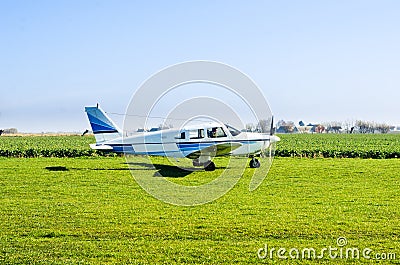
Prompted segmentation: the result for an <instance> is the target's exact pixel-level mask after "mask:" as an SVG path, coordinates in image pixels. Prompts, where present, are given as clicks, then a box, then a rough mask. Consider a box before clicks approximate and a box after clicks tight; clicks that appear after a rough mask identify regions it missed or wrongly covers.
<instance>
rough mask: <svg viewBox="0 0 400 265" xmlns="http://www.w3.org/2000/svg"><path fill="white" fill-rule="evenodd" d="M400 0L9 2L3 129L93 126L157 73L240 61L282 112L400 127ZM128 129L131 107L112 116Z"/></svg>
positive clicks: (0, 6)
mask: <svg viewBox="0 0 400 265" xmlns="http://www.w3.org/2000/svg"><path fill="white" fill-rule="evenodd" d="M399 11H400V2H399V1H394V0H393V1H389V0H383V1H339V0H338V1H279V2H277V1H254V2H243V1H224V2H223V1H159V2H158V1H142V2H141V1H90V0H89V1H61V0H60V1H33V2H32V1H0V22H1V23H0V34H1V36H2V37H1V41H0V50H1V52H0V72H1V78H0V89H1V96H0V128H11V127H14V128H17V129H18V130H19V131H23V132H42V131H43V132H46V131H83V130H85V129H87V128H88V127H89V124H88V122H87V119H86V115H85V113H84V106H87V105H95V104H96V103H100V104H101V106H102V108H103V109H104V110H106V111H108V112H114V113H124V112H125V109H126V107H127V106H128V104H129V101H130V98H131V97H132V94H133V93H134V91H135V90H136V89H137V88H138V87H139V86H140V85H141V84H142V83H143V82H144V81H145V80H146V79H147V78H149V77H150V76H151V75H153V74H155V73H156V72H158V71H159V70H161V69H163V68H165V67H167V66H169V65H172V64H176V63H180V62H185V61H192V60H211V61H218V62H222V63H226V64H228V65H231V66H233V67H235V68H237V69H239V70H241V71H242V72H244V73H245V74H247V75H248V76H250V77H251V78H252V79H253V80H254V81H255V82H256V83H257V84H258V86H259V87H260V88H261V89H262V91H263V93H264V95H265V96H266V98H267V100H268V102H269V104H270V107H271V109H272V112H273V113H274V115H275V119H276V121H278V120H280V119H284V120H292V121H294V122H295V123H296V124H297V122H298V121H299V120H303V121H304V122H305V123H309V122H324V121H334V120H338V121H345V120H356V119H362V120H368V121H377V122H386V123H389V124H393V125H400V117H399V115H398V114H397V111H396V110H397V107H398V100H399V98H400V89H399V88H400V49H399V47H400V16H399V15H398V14H399ZM111 117H112V118H113V119H115V120H116V123H118V125H120V126H122V124H121V122H122V119H121V116H117V115H116V116H111Z"/></svg>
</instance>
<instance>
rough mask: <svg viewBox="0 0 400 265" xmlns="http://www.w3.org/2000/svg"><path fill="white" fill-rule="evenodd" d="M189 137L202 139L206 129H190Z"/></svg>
mask: <svg viewBox="0 0 400 265" xmlns="http://www.w3.org/2000/svg"><path fill="white" fill-rule="evenodd" d="M189 137H190V139H201V138H204V129H198V130H190V131H189Z"/></svg>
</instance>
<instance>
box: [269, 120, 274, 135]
mask: <svg viewBox="0 0 400 265" xmlns="http://www.w3.org/2000/svg"><path fill="white" fill-rule="evenodd" d="M273 134H274V116H272V119H271V129H270V130H269V135H273Z"/></svg>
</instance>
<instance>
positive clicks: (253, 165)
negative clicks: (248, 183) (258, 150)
mask: <svg viewBox="0 0 400 265" xmlns="http://www.w3.org/2000/svg"><path fill="white" fill-rule="evenodd" d="M260 165H261V164H260V161H258V159H257V158H253V159H251V160H250V167H251V168H259V167H260Z"/></svg>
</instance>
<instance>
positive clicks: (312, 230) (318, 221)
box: [0, 135, 400, 264]
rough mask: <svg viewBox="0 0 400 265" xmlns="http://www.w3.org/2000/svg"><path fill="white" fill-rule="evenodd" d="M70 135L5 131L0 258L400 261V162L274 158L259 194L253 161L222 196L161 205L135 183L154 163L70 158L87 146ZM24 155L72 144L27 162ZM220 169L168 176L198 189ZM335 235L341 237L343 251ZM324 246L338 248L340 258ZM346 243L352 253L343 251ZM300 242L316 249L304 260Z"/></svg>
mask: <svg viewBox="0 0 400 265" xmlns="http://www.w3.org/2000/svg"><path fill="white" fill-rule="evenodd" d="M314 136H315V135H314ZM387 136H388V137H394V138H390V139H389V140H385V139H384V136H383V135H382V136H379V137H377V138H373V137H372V140H371V141H377V142H385V141H386V143H389V144H390V143H391V141H395V142H396V143H397V144H395V145H394V149H396V148H398V139H399V138H398V136H392V135H387ZM65 137H67V136H65ZM68 137H70V138H64V137H56V138H49V137H42V138H40V137H33V138H32V137H29V139H27V138H26V137H19V138H18V137H15V138H14V137H0V150H3V151H4V150H18V148H19V150H20V153H19V154H18V155H7V156H4V157H0V176H1V177H0V186H1V192H0V264H265V263H266V264H270V263H272V264H275V263H276V264H304V263H305V264H316V263H323V264H332V263H333V264H342V263H350V264H359V263H372V262H380V263H381V264H387V263H392V264H399V263H400V222H399V220H400V200H399V196H398V194H399V190H400V173H399V172H400V160H399V159H360V158H322V156H321V155H313V156H307V157H313V159H305V158H301V157H300V155H297V154H296V155H289V156H290V157H276V158H275V159H274V163H273V165H272V167H271V169H270V171H269V173H268V176H267V177H266V179H265V180H264V182H263V183H262V184H261V185H260V187H259V188H258V189H257V190H255V191H252V192H250V191H249V183H250V179H251V175H252V173H253V172H254V170H257V169H250V168H248V169H246V170H245V171H244V174H243V176H242V177H241V178H240V179H239V182H238V183H237V184H236V185H235V186H234V188H233V189H232V190H230V191H229V192H228V193H227V194H226V195H225V196H222V197H221V198H219V199H217V200H216V201H214V202H211V203H208V204H204V205H199V206H190V207H185V206H175V205H170V204H167V203H164V202H162V201H159V200H157V199H155V198H153V197H152V196H151V195H149V194H148V193H146V191H144V190H143V189H142V188H141V187H140V186H139V185H138V184H137V182H136V181H135V178H134V176H135V175H143V174H146V175H154V176H156V174H157V171H158V170H159V169H152V168H149V167H148V166H146V165H145V163H144V160H143V158H142V157H137V158H135V159H137V164H138V165H141V166H138V167H137V168H136V169H135V170H133V171H132V172H133V175H132V173H131V171H130V170H129V163H128V162H127V160H126V159H125V158H124V157H120V156H116V157H103V156H100V155H99V154H97V153H95V152H93V153H88V154H86V155H83V154H78V155H73V154H72V153H68V152H73V151H71V150H87V146H85V145H87V144H88V143H92V142H94V139H93V138H92V137H78V136H77V137H72V138H71V136H68ZM286 137H290V136H281V138H282V141H281V142H280V143H279V145H281V144H282V145H284V144H287V143H288V142H289V141H295V142H296V143H298V144H299V145H302V144H303V145H304V146H306V145H307V144H309V143H307V141H306V140H305V139H306V137H304V136H300V135H299V136H298V135H296V136H295V137H293V138H286ZM296 137H298V138H296ZM301 137H304V141H303V142H301V141H300V140H301ZM318 137H319V136H318ZM318 137H317V138H315V139H314V140H315V141H321V139H320V138H318ZM363 137H366V136H363ZM381 137H382V138H381ZM396 137H397V138H396ZM39 138H40V139H39ZM360 138H361V137H360ZM299 139H300V140H299ZM364 139H366V138H364ZM36 140H38V141H42V142H36ZM64 140H65V142H64ZM67 140H70V142H68V141H67ZM13 141H14V142H13ZM24 141H25V144H23V145H21V143H23V142H24ZM308 141H311V140H310V139H308ZM360 141H361V140H360ZM50 142H52V143H50ZM324 142H325V143H326V144H327V145H331V144H332V143H331V142H328V141H324ZM356 142H357V141H356ZM353 144H354V145H355V144H358V143H353ZM279 145H278V148H277V152H279V150H280V149H281V148H282V147H281V146H279ZM5 146H6V147H5ZM332 146H347V144H343V143H341V142H339V143H337V144H336V145H332ZM360 146H361V145H360ZM366 146H367V145H366ZM289 147H290V146H288V147H285V148H286V149H288V148H289ZM294 147H295V146H292V148H293V149H294ZM63 148H64V149H63ZM79 148H81V149H79ZM309 148H312V147H309ZM321 148H324V146H323V145H322V144H321ZM360 148H361V147H360ZM366 148H367V149H369V150H379V148H378V149H374V148H375V147H373V146H369V147H366ZM26 150H48V151H51V150H70V151H68V152H65V153H61V155H59V154H56V153H54V154H53V155H48V156H49V157H45V156H46V155H43V154H44V153H41V151H37V153H36V154H35V155H33V156H32V157H31V156H30V155H25V154H26V153H24V152H26ZM299 150H306V149H303V147H302V148H300V149H299ZM315 150H316V149H315ZM397 150H398V149H397ZM57 156H60V157H57ZM338 157H342V156H338ZM379 158H382V157H379ZM225 159H226V158H219V161H218V163H217V164H218V165H223V164H224V160H225ZM152 161H153V162H154V163H158V164H165V163H167V161H166V160H165V159H164V158H153V159H152ZM225 162H226V161H225ZM223 170H224V169H223V168H222V167H218V168H217V170H216V171H214V172H205V171H202V170H201V171H194V172H190V173H189V174H185V175H182V174H181V173H182V172H181V171H179V170H177V171H174V170H170V171H169V172H170V177H167V178H166V179H168V180H170V181H172V182H174V183H177V184H182V185H200V184H202V183H205V182H208V181H211V180H213V179H215V178H216V177H218V175H219V174H220V173H221V172H222V171H223ZM338 238H341V239H342V240H345V242H346V244H344V245H341V246H340V247H339V245H338V242H337V239H338ZM266 248H267V252H268V253H267V254H266V251H265V250H266ZM329 248H336V252H335V251H334V252H333V254H336V257H335V258H332V257H330V256H329V253H328V252H327V250H326V249H329ZM348 248H350V249H351V250H355V249H357V250H359V251H360V253H359V257H358V258H357V257H353V256H350V257H346V250H347V249H348ZM279 249H285V250H286V252H285V253H283V255H284V256H286V259H283V258H280V257H279V256H278V253H277V252H278V250H279ZM305 249H306V250H307V249H308V250H310V249H314V250H315V251H316V255H315V256H313V255H312V254H311V256H308V255H305V256H304V257H302V255H301V254H302V251H304V250H305ZM324 249H325V250H324ZM366 249H367V250H371V251H370V252H368V253H367V254H368V255H367V256H366V257H365V256H363V251H364V252H365V250H366ZM290 250H291V252H290V254H291V255H289V251H290ZM294 250H298V251H299V253H300V254H299V256H296V255H295V254H296V252H295V251H294ZM340 250H342V254H340ZM271 253H272V254H271ZM305 253H306V254H307V252H305ZM281 254H282V253H281ZM331 254H332V253H331ZM364 254H365V253H364Z"/></svg>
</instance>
